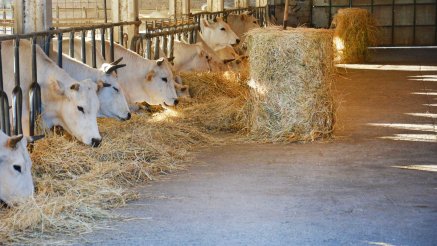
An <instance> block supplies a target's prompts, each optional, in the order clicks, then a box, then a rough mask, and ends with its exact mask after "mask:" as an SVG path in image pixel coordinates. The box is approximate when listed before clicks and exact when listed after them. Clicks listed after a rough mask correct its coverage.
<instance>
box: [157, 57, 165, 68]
mask: <svg viewBox="0 0 437 246" xmlns="http://www.w3.org/2000/svg"><path fill="white" fill-rule="evenodd" d="M163 62H164V58H163V57H161V58H159V59H158V60H156V64H158V66H161V65H162V63H163Z"/></svg>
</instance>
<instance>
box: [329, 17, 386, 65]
mask: <svg viewBox="0 0 437 246" xmlns="http://www.w3.org/2000/svg"><path fill="white" fill-rule="evenodd" d="M331 27H335V31H334V47H335V51H336V55H335V62H337V63H359V62H364V61H365V60H366V58H367V56H368V52H367V47H369V46H372V45H377V44H378V28H377V27H376V20H375V18H373V16H372V15H371V14H370V12H369V11H368V10H366V9H358V8H349V9H340V10H338V13H337V14H336V15H335V17H334V19H333V20H332V24H331Z"/></svg>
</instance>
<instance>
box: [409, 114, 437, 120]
mask: <svg viewBox="0 0 437 246" xmlns="http://www.w3.org/2000/svg"><path fill="white" fill-rule="evenodd" d="M405 114H406V115H412V116H418V117H427V118H432V119H437V114H431V113H405Z"/></svg>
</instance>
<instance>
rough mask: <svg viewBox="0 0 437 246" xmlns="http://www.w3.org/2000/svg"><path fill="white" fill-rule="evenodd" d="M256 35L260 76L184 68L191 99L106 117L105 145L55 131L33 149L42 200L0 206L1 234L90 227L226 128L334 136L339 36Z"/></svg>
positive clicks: (23, 236)
mask: <svg viewBox="0 0 437 246" xmlns="http://www.w3.org/2000/svg"><path fill="white" fill-rule="evenodd" d="M249 40H250V42H249V54H250V61H249V62H250V70H251V72H252V74H251V76H249V69H248V66H249V65H247V64H246V69H242V71H240V72H225V73H184V74H181V76H182V78H183V80H184V82H185V83H186V84H188V85H189V87H190V92H191V95H192V96H193V99H192V100H191V101H189V102H183V103H181V106H179V107H178V108H177V109H167V110H165V111H163V112H159V113H155V114H153V115H150V114H146V113H142V114H141V113H140V114H134V115H133V118H132V119H131V120H129V121H125V122H119V121H115V120H112V119H100V120H99V126H100V130H101V134H102V136H103V142H102V145H101V146H100V147H99V148H90V147H89V146H84V145H82V144H79V143H78V142H77V141H75V140H74V139H72V138H69V137H68V136H65V135H63V134H59V133H57V132H54V131H52V132H49V133H48V134H47V135H48V136H47V137H46V138H45V139H43V140H40V141H39V142H37V143H36V144H35V145H34V148H33V153H32V154H31V157H32V160H33V174H34V175H33V176H34V180H35V184H36V196H35V199H33V200H31V201H29V202H27V203H25V204H22V205H20V206H17V207H14V208H11V209H3V210H0V239H1V240H2V241H9V242H19V243H23V242H34V241H33V240H34V239H35V238H36V239H45V238H48V237H51V236H53V235H56V234H57V233H63V234H78V233H85V232H90V231H92V230H93V229H94V228H95V226H96V222H97V221H99V220H102V219H107V218H111V217H112V216H113V215H112V214H111V213H110V212H108V209H110V208H114V207H119V206H122V205H124V204H125V203H126V202H127V201H129V200H131V199H135V198H137V197H138V196H137V194H136V193H135V192H133V191H132V187H133V186H135V185H137V184H141V183H143V182H145V181H147V180H150V179H153V178H154V177H155V176H156V175H159V174H166V173H169V172H171V171H172V170H176V169H180V168H183V167H184V166H183V165H182V163H186V161H189V160H190V153H191V152H193V151H194V148H195V147H198V146H203V145H208V144H213V143H218V142H220V139H223V137H224V136H229V134H228V135H226V134H223V133H234V134H232V139H238V140H239V141H241V140H244V141H254V140H255V141H262V142H280V141H287V142H289V141H298V140H305V141H308V140H314V139H316V138H319V137H327V136H329V135H330V133H331V131H332V127H333V126H332V125H333V123H334V118H333V117H334V114H333V102H332V97H331V94H330V83H331V80H332V64H331V62H330V61H332V45H331V44H332V33H331V32H330V31H326V30H317V31H316V30H311V29H296V30H293V31H291V30H290V31H286V32H283V31H279V30H277V29H274V28H268V29H265V30H263V29H261V30H260V29H258V30H256V31H252V32H251V33H250V34H249ZM250 78H252V79H251V80H250ZM249 81H250V83H248V82H249ZM235 133H237V134H235ZM217 136H219V137H220V138H217Z"/></svg>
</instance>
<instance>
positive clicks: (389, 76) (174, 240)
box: [75, 52, 437, 245]
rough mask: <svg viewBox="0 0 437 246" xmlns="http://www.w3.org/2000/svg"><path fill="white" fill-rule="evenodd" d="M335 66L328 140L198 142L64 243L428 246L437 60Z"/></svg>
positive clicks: (435, 223)
mask: <svg viewBox="0 0 437 246" xmlns="http://www.w3.org/2000/svg"><path fill="white" fill-rule="evenodd" d="M413 54H414V52H413ZM401 68H402V67H400V68H399V69H401ZM436 70H437V67H436ZM341 71H342V74H343V75H342V76H341V78H340V79H339V80H338V82H337V83H336V84H335V90H336V95H337V97H338V98H339V99H340V101H341V104H340V107H339V111H338V127H337V129H336V132H335V135H336V138H335V139H334V140H332V141H328V142H317V143H311V144H285V145H279V144H278V145H273V144H233V145H228V146H222V147H215V148H210V149H204V150H201V151H200V153H199V154H198V155H197V160H198V161H201V162H202V163H203V164H202V165H195V166H192V167H191V168H190V169H189V170H188V171H185V172H180V173H177V174H172V175H169V176H167V177H166V178H165V179H164V180H162V181H159V182H154V183H151V184H150V185H147V186H145V187H141V189H140V190H141V193H142V196H143V198H142V199H141V200H139V201H135V202H132V203H130V204H129V205H127V206H126V207H125V208H122V209H118V210H117V211H116V212H117V213H119V214H121V215H122V216H126V217H129V218H132V219H131V220H127V221H110V222H108V223H107V226H110V227H111V228H112V229H110V230H101V231H97V232H94V233H92V234H88V235H84V236H83V238H80V239H78V240H77V241H75V243H77V244H93V245H94V244H95V245H437V125H436V121H437V119H436V117H437V105H436V104H437V71H427V72H423V71H381V70H360V69H348V70H347V71H345V70H341ZM411 76H416V77H411ZM417 76H418V77H417ZM414 93H416V94H414ZM370 124H377V125H370ZM384 124H387V125H384ZM399 134H403V135H399ZM400 139H403V140H400ZM410 165H416V166H420V165H427V166H428V169H429V170H428V171H424V170H417V169H403V168H400V167H405V166H410Z"/></svg>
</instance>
